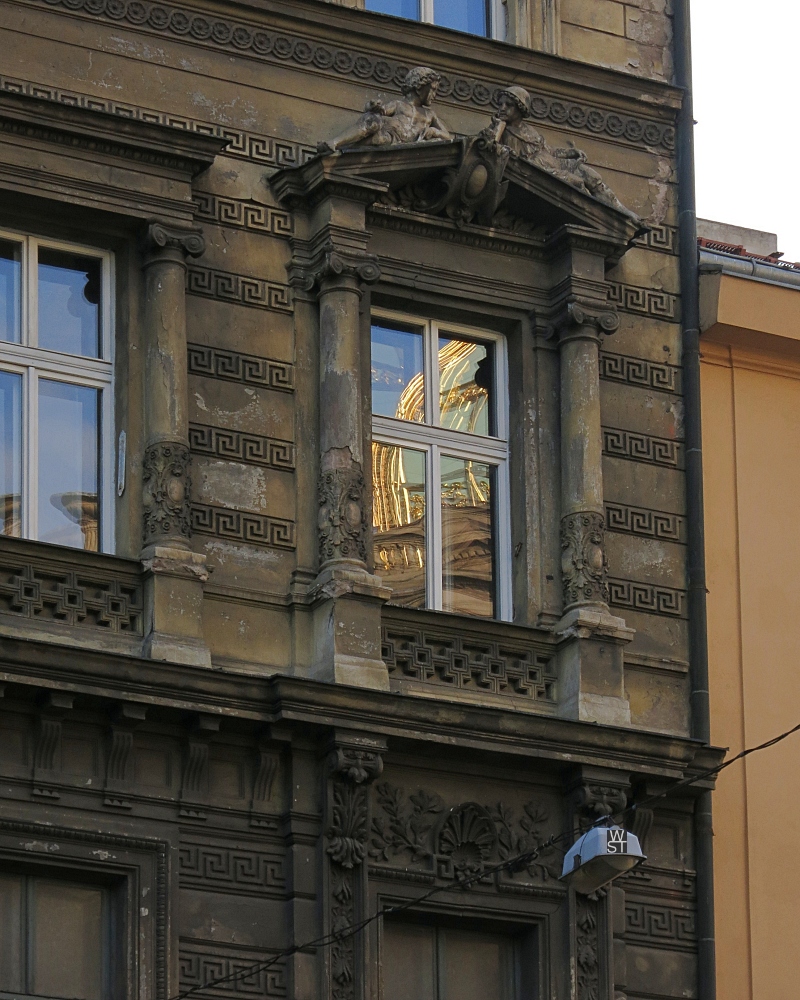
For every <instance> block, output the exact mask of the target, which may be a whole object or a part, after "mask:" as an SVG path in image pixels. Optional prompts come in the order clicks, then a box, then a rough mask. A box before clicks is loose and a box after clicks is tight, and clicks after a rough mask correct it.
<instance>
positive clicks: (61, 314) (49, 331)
mask: <svg viewBox="0 0 800 1000" xmlns="http://www.w3.org/2000/svg"><path fill="white" fill-rule="evenodd" d="M101 274H102V269H101V262H100V261H99V260H98V259H97V258H96V257H83V256H80V255H79V254H75V253H68V252H65V251H63V250H50V249H48V248H47V247H40V248H39V341H38V343H39V347H46V348H47V349H48V350H51V351H61V352H62V353H64V354H80V355H83V356H84V357H87V358H98V357H100V290H101V286H102V283H101Z"/></svg>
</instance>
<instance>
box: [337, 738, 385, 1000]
mask: <svg viewBox="0 0 800 1000" xmlns="http://www.w3.org/2000/svg"><path fill="white" fill-rule="evenodd" d="M385 751H386V742H385V740H383V739H380V738H374V737H370V736H366V735H362V734H358V733H349V732H342V731H337V732H336V733H335V735H334V739H333V741H332V743H331V746H330V749H329V753H328V759H327V775H326V795H325V799H326V823H325V828H326V835H325V854H326V856H327V862H328V863H327V866H326V869H327V870H326V924H327V926H326V933H329V934H337V933H341V935H342V936H341V939H338V940H334V942H333V944H332V945H331V947H330V949H329V950H328V956H327V957H328V967H327V976H326V979H327V984H328V989H327V996H328V997H329V998H330V1000H365V997H366V995H367V978H368V976H367V971H368V968H369V965H370V962H369V956H368V955H367V954H366V950H367V948H368V940H369V939H368V935H366V934H364V933H363V932H359V933H357V934H351V933H348V928H351V927H353V926H354V925H357V924H358V922H359V921H360V920H363V919H364V917H365V916H366V912H367V901H368V892H367V865H366V859H367V847H368V838H369V828H370V797H369V786H370V784H371V783H372V782H373V781H374V780H375V779H376V778H378V777H379V776H380V774H381V772H382V771H383V756H382V755H383V753H384V752H385Z"/></svg>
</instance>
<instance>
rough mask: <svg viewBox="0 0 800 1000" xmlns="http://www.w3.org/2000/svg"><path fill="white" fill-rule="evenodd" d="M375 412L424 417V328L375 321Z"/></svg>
mask: <svg viewBox="0 0 800 1000" xmlns="http://www.w3.org/2000/svg"><path fill="white" fill-rule="evenodd" d="M372 412H373V413H374V414H376V415H377V416H380V417H397V418H398V419H400V420H415V421H417V422H422V421H423V420H424V419H425V385H424V381H423V377H422V333H421V331H419V330H415V329H414V328H413V327H386V326H379V325H377V324H373V326H372Z"/></svg>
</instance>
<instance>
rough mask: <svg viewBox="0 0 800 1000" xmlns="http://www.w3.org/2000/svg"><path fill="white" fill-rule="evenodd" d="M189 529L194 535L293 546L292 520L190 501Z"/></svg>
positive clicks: (266, 544)
mask: <svg viewBox="0 0 800 1000" xmlns="http://www.w3.org/2000/svg"><path fill="white" fill-rule="evenodd" d="M192 531H193V532H196V533H197V534H198V535H214V536H215V537H216V538H222V539H225V540H226V541H230V542H243V543H244V544H246V545H264V546H265V547H267V548H271V549H293V548H294V547H295V523H294V521H289V520H286V519H285V518H282V517H267V516H266V515H265V514H254V513H252V512H251V511H246V510H231V509H229V508H228V507H213V506H211V505H210V504H204V503H193V504H192Z"/></svg>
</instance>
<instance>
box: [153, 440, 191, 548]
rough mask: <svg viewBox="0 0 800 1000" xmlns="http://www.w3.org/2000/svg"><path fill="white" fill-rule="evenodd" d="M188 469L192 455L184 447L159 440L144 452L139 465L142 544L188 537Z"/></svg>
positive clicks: (189, 524)
mask: <svg viewBox="0 0 800 1000" xmlns="http://www.w3.org/2000/svg"><path fill="white" fill-rule="evenodd" d="M190 469H191V456H190V454H189V449H188V448H187V447H186V445H185V444H181V443H180V442H175V441H159V442H158V443H156V444H152V445H150V446H149V447H148V448H147V450H146V451H145V455H144V462H143V466H142V470H143V477H142V479H143V483H142V485H143V497H142V499H143V505H144V542H145V544H148V543H150V542H158V541H162V540H166V539H169V538H181V539H188V538H190V537H191V534H192V531H191V522H190V509H189V496H190V493H191V488H192V479H191V472H190Z"/></svg>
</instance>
